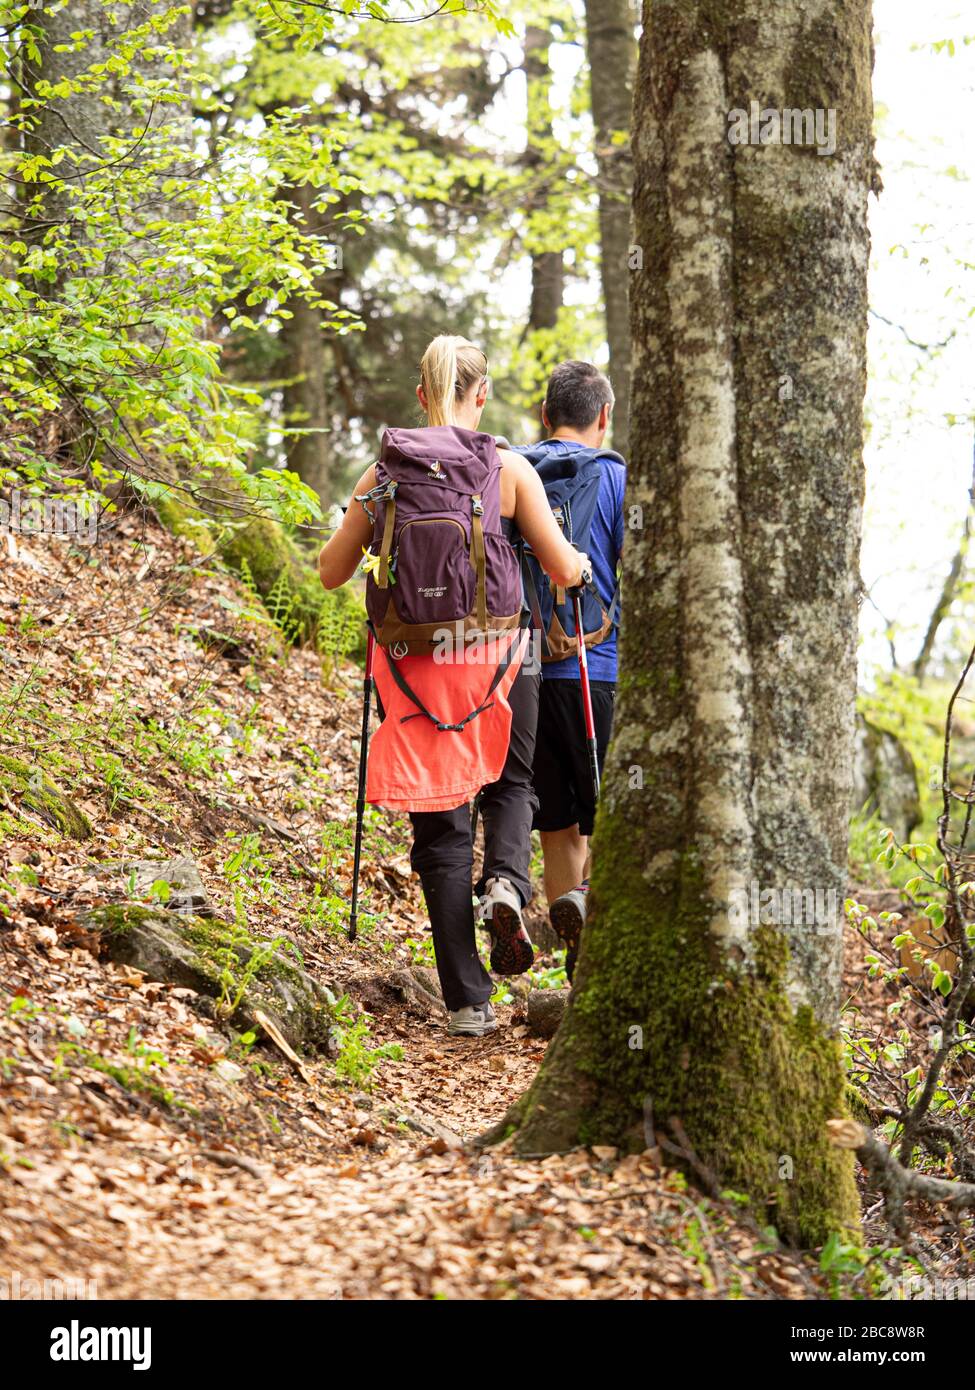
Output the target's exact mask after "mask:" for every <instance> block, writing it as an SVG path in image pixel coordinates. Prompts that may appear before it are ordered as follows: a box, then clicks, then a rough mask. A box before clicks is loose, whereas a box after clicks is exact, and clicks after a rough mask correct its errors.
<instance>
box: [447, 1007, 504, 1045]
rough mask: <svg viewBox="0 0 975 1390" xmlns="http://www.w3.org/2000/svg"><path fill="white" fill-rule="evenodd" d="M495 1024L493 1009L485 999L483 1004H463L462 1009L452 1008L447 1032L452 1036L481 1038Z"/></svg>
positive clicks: (492, 1028) (494, 1026) (491, 1031)
mask: <svg viewBox="0 0 975 1390" xmlns="http://www.w3.org/2000/svg"><path fill="white" fill-rule="evenodd" d="M497 1026H498V1020H497V1019H496V1018H495V1016H494V1010H493V1009H492V1008H491V1005H490V1003H489V1002H487V1001H485V1003H483V1004H465V1005H464V1007H463V1008H462V1009H452V1010H451V1011H450V1022H449V1023H448V1025H447V1032H448V1033H449V1034H450V1036H451V1037H454V1038H457V1037H464V1038H483V1037H484V1036H485V1034H486V1033H493V1032H494V1030H495V1028H497Z"/></svg>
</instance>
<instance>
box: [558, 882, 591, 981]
mask: <svg viewBox="0 0 975 1390" xmlns="http://www.w3.org/2000/svg"><path fill="white" fill-rule="evenodd" d="M588 891H589V885H588V883H583V884H581V885H580V886H579V887H578V888H573V889H571V890H570V891H569V892H568V893H563V894H562V896H561V898H556V899H555V902H554V903H553V904H552V906H551V907H550V908H549V910H548V919H549V921H550V922H551V923H552V927H553V929H554V931H555V934H556V936H557V937H558V938H559V940H560V941H561V942H563V943H564V945H565V973H566V975H567V976H568V977H569V980H570V981H571V979H572V976H573V973H574V972H575V968H576V959H577V957H578V955H579V938H580V936H581V935H582V929H583V927H584V926H585V925H586V894H587V893H588Z"/></svg>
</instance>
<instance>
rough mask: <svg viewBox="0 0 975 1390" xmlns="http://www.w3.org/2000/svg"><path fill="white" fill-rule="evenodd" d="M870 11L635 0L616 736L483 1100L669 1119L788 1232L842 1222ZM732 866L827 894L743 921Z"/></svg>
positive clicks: (537, 1111)
mask: <svg viewBox="0 0 975 1390" xmlns="http://www.w3.org/2000/svg"><path fill="white" fill-rule="evenodd" d="M870 18H871V16H870V0H840V3H837V0H781V3H779V4H777V5H775V6H771V7H770V6H768V5H767V4H765V3H764V0H729V2H728V3H726V4H725V5H723V6H716V5H714V4H711V3H706V0H696V2H695V0H685V3H682V4H680V5H674V4H673V3H670V2H669V0H647V5H646V8H645V31H644V37H643V41H642V44H641V54H640V67H639V73H638V79H637V91H636V104H635V112H634V160H635V198H634V209H635V223H634V227H635V241H636V244H638V245H639V246H641V247H642V248H643V254H644V265H643V270H642V273H639V274H636V275H635V276H634V278H633V281H632V282H631V286H630V292H631V298H632V324H633V340H634V360H633V411H632V419H633V428H632V440H633V444H632V460H631V470H630V475H629V477H630V483H629V496H628V507H629V509H630V511H629V521H630V526H631V527H632V528H633V529H631V530H629V532H628V535H627V541H626V547H625V566H626V576H625V578H626V613H625V621H624V626H623V636H622V676H621V681H620V690H619V698H618V705H617V713H616V721H617V722H616V734H615V739H614V742H613V745H612V748H611V750H610V755H609V759H608V766H607V773H606V778H605V785H604V796H603V801H602V805H601V807H600V813H599V820H598V824H597V828H596V836H595V857H594V870H593V878H592V894H591V902H590V919H589V924H588V926H587V929H586V931H585V933H584V935H583V941H582V951H581V958H580V962H579V966H578V971H577V975H576V985H575V989H574V992H573V997H572V1000H571V1004H570V1007H569V1010H568V1011H567V1014H566V1018H565V1021H564V1023H563V1025H562V1028H561V1029H560V1032H559V1034H558V1036H557V1037H556V1039H555V1041H554V1043H553V1045H552V1047H551V1049H550V1051H549V1054H548V1056H547V1057H546V1060H545V1063H544V1064H543V1066H542V1069H541V1071H540V1073H539V1075H538V1077H537V1079H536V1081H535V1084H534V1085H533V1086H532V1088H531V1090H530V1091H529V1093H528V1094H527V1096H525V1097H524V1098H523V1100H522V1102H521V1103H520V1104H519V1106H518V1107H516V1110H515V1112H514V1113H513V1115H512V1116H511V1117H510V1121H509V1124H510V1123H511V1122H513V1123H515V1124H516V1125H517V1126H518V1132H517V1136H516V1141H515V1142H516V1145H517V1147H518V1148H519V1149H520V1150H521V1151H522V1152H537V1151H540V1150H545V1151H547V1150H553V1149H565V1148H569V1147H571V1146H572V1145H574V1144H577V1143H579V1142H591V1141H602V1142H609V1143H618V1144H623V1145H625V1146H631V1147H637V1148H642V1147H644V1145H646V1144H647V1143H652V1142H653V1133H654V1128H655V1127H656V1129H657V1130H660V1131H666V1129H667V1127H668V1122H669V1121H670V1119H671V1118H673V1117H676V1118H677V1119H679V1121H680V1122H681V1124H682V1125H683V1128H684V1130H685V1131H686V1133H687V1135H688V1137H689V1140H690V1143H691V1145H692V1147H693V1149H694V1151H695V1152H696V1154H697V1155H698V1157H699V1159H700V1160H701V1161H703V1162H704V1163H705V1164H706V1165H708V1167H709V1168H710V1169H711V1170H712V1171H713V1172H714V1173H715V1174H716V1176H717V1178H718V1180H719V1181H720V1182H721V1183H722V1184H723V1185H724V1186H727V1187H730V1188H733V1189H735V1190H737V1191H739V1192H742V1193H744V1194H746V1195H747V1196H748V1197H749V1198H750V1199H751V1201H752V1202H753V1203H754V1205H755V1208H756V1209H757V1210H758V1213H759V1215H761V1216H765V1215H766V1212H767V1214H768V1219H770V1220H771V1221H773V1222H774V1224H775V1225H776V1226H777V1227H778V1228H779V1230H780V1231H782V1232H783V1233H785V1234H787V1235H788V1236H790V1237H791V1238H794V1239H796V1240H799V1241H803V1242H809V1243H814V1242H818V1241H820V1240H822V1239H823V1238H824V1237H825V1236H826V1234H827V1233H828V1232H829V1231H831V1230H835V1229H838V1228H844V1227H848V1226H851V1225H852V1224H853V1223H854V1222H855V1220H856V1200H855V1189H854V1184H853V1175H852V1171H851V1169H850V1166H849V1164H848V1161H847V1160H846V1159H845V1158H844V1157H843V1156H842V1154H841V1153H840V1152H839V1151H837V1150H836V1149H833V1148H831V1146H830V1145H829V1143H828V1142H827V1135H826V1121H827V1120H828V1119H830V1118H832V1117H834V1116H839V1115H841V1114H842V1113H843V1075H842V1070H841V1062H840V1053H839V1046H838V1042H837V1039H836V1028H837V1017H838V1004H839V988H840V967H841V958H842V945H841V929H840V922H841V918H842V907H841V904H842V899H843V891H844V887H845V868H846V841H847V817H848V804H849V795H850V776H851V765H852V752H853V729H854V694H855V677H856V666H855V651H856V617H857V592H858V583H857V555H858V547H859V537H860V516H861V507H862V491H863V474H862V401H863V392H864V386H865V351H866V347H865V345H866V273H867V256H868V233H867V195H868V192H869V190H870V187H871V182H872V180H873V178H874V166H873V156H872V137H871V116H872V109H871V92H870V85H871V84H870V78H871V63H872V47H871V28H870ZM755 94H759V95H760V97H761V98H762V99H763V102H764V104H765V105H767V106H773V105H774V106H779V107H807V106H809V107H825V108H830V107H833V108H836V111H837V114H838V122H837V137H838V143H837V149H836V153H835V154H833V155H832V156H831V157H827V156H825V155H824V156H820V155H818V154H817V153H816V152H815V151H814V150H813V149H809V148H798V147H796V146H787V145H777V144H772V145H768V146H765V147H756V146H751V145H737V146H733V145H732V144H731V143H730V142H729V138H728V131H729V122H728V112H729V110H731V109H732V108H744V109H745V110H748V107H749V102H750V100H751V98H752V97H753V95H755ZM753 884H756V885H757V888H758V891H759V892H761V893H763V894H764V893H765V892H766V891H767V890H780V891H782V890H794V889H800V890H813V891H815V890H819V892H820V893H821V894H823V895H824V905H828V904H829V902H830V900H829V899H828V898H826V897H825V895H827V894H830V893H836V894H837V901H838V902H839V904H840V907H839V908H838V910H837V911H836V912H835V913H832V914H831V917H832V920H831V921H829V923H828V924H826V925H823V926H821V927H817V926H816V925H808V926H799V927H790V926H789V925H788V924H787V923H786V921H785V919H786V917H787V916H788V915H789V914H788V913H787V912H786V911H778V912H776V911H775V910H774V908H773V910H772V911H766V912H763V913H761V914H760V915H761V916H765V917H766V918H767V919H768V918H771V919H773V920H767V921H766V922H765V923H764V924H762V923H761V922H760V921H755V920H754V915H753V913H752V912H751V911H750V902H751V899H752V885H753ZM761 902H762V906H763V907H765V906H766V904H768V899H767V898H764V899H762V900H761ZM780 906H784V904H780ZM824 915H829V914H824ZM651 1119H652V1123H648V1121H650V1120H651Z"/></svg>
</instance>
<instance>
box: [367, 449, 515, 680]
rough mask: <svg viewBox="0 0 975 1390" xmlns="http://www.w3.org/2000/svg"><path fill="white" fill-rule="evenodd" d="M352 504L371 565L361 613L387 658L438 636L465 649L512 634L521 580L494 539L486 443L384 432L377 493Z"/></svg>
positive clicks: (492, 452)
mask: <svg viewBox="0 0 975 1390" xmlns="http://www.w3.org/2000/svg"><path fill="white" fill-rule="evenodd" d="M356 501H357V502H361V503H362V505H363V506H364V507H365V508H366V511H367V512H368V513H369V515H370V516H371V517H372V519H373V524H374V530H373V540H372V545H371V547H370V548H371V551H372V554H373V555H375V556H378V563H377V564H376V565H375V566H374V567H373V568H372V570H371V571H370V573H369V576H368V580H367V583H366V608H367V610H368V613H369V620H370V622H371V624H372V627H373V630H374V632H375V634H376V640H377V642H378V643H379V644H380V646H382V647H387V648H389V649H390V654H391V655H393V656H396V657H400V656H405V655H406V653H407V652H423V651H426V652H429V651H430V648H431V646H432V645H433V644H434V643H435V642H436V641H439V640H442V638H443V635H444V631H445V630H452V636H454V637H455V639H456V640H459V641H463V640H464V638H467V637H470V636H472V635H474V634H478V633H487V632H501V631H505V630H508V629H511V628H516V627H517V626H518V625H519V622H520V620H521V609H522V599H521V576H520V571H519V566H518V560H517V557H516V555H515V551H514V549H513V547H512V545H511V543H510V542H509V541H508V540H507V539H506V537H505V536H504V535H503V534H502V531H501V460H500V459H499V458H498V450H497V446H496V445H495V442H494V438H493V436H492V435H490V434H482V433H480V432H479V431H476V430H462V429H458V428H457V427H456V426H454V425H432V426H428V427H426V428H424V429H415V430H387V431H386V433H385V434H384V435H383V442H382V449H381V451H380V456H379V461H378V463H377V464H376V486H375V487H374V488H373V489H372V490H371V491H370V492H368V493H365V494H364V495H362V496H360V497H357V498H356ZM372 506H374V508H375V510H374V511H373V510H372Z"/></svg>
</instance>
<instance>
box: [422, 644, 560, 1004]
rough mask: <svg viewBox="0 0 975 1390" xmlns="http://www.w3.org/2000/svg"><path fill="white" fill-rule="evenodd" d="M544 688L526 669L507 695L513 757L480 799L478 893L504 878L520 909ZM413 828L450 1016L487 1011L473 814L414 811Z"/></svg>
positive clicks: (466, 810) (527, 891)
mask: <svg viewBox="0 0 975 1390" xmlns="http://www.w3.org/2000/svg"><path fill="white" fill-rule="evenodd" d="M540 681H541V677H540V676H539V675H538V673H537V671H529V670H526V669H525V667H524V666H522V668H521V670H520V671H519V672H518V675H517V676H516V677H515V680H514V683H513V685H512V687H511V690H510V692H509V695H508V703H509V704H510V706H511V741H510V743H509V745H508V756H507V759H506V760H505V764H504V768H503V769H502V772H501V776H500V777H499V778H498V780H497V781H496V782H492V783H491V784H490V786H487V787H484V788H483V790H482V791H481V796H480V820H481V824H482V825H483V827H484V863H483V866H482V873H481V877H480V878H479V879H478V881H477V883H476V884H475V885H474V890H473V891H474V893H476V894H480V893H482V892H483V891H484V885H485V883H486V882H487V880H488V879H489V878H506V879H508V880H509V881H510V882H511V884H512V886H513V887H514V888H515V889H516V890H517V892H518V893H519V894H520V896H521V901H522V906H524V905H525V904H526V903H527V902H528V900H529V899H530V897H531V880H530V862H531V832H532V819H533V817H534V815H535V811H536V810H537V808H538V800H537V798H536V796H535V792H534V788H533V786H532V762H533V759H534V756H535V728H536V725H537V723H538V690H539V685H540ZM444 737H445V738H449V737H450V735H449V734H444ZM410 820H411V821H412V822H413V849H412V851H411V853H410V862H411V863H412V865H413V868H414V869H415V870H416V872H417V873H418V874H419V875H420V882H421V883H422V884H423V896H424V898H425V899H426V904H427V912H428V913H429V915H430V927H431V929H432V931H433V947H434V951H435V952H436V956H437V973H438V975H439V976H440V987H441V989H442V990H443V997H444V1003H445V1004H446V1005H447V1008H448V1009H450V1010H451V1011H453V1010H454V1009H462V1008H463V1007H464V1006H465V1005H466V1004H483V1003H484V1002H485V1000H487V999H490V997H491V995H492V993H493V991H494V984H493V982H492V980H491V976H490V975H489V974H488V972H487V971H486V970H485V969H484V966H483V965H482V964H481V960H480V957H479V956H478V954H477V940H476V936H475V930H474V903H473V894H472V891H471V879H472V877H473V873H474V841H473V837H472V835H471V808H470V806H469V804H468V803H467V802H466V801H465V802H464V804H463V805H462V806H457V807H455V808H454V810H452V811H411V812H410Z"/></svg>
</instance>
